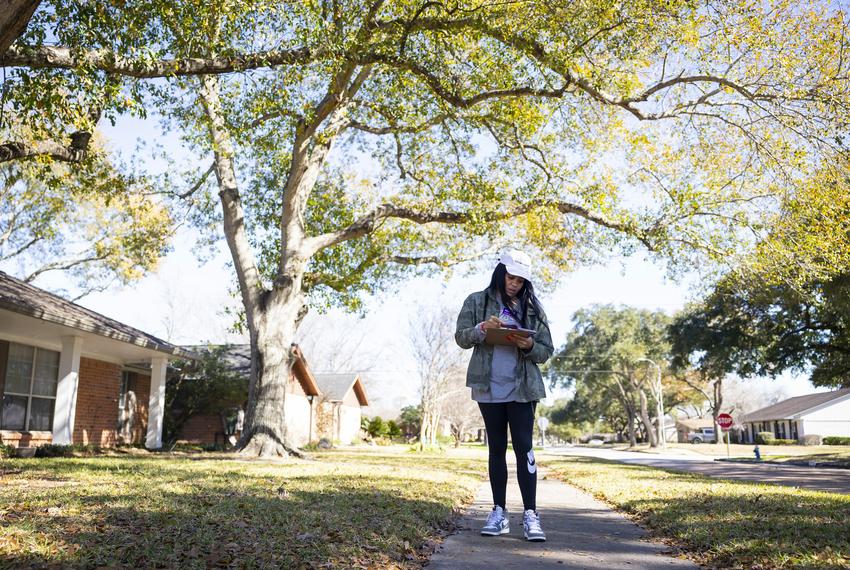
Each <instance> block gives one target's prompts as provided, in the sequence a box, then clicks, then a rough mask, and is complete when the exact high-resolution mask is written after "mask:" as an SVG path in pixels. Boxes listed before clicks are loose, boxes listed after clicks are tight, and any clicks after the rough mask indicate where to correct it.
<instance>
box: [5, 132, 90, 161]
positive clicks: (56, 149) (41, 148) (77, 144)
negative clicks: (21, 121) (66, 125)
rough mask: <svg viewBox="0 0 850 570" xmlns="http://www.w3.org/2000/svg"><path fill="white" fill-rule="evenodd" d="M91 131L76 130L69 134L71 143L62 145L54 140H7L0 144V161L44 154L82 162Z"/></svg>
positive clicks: (84, 158)
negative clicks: (30, 141)
mask: <svg viewBox="0 0 850 570" xmlns="http://www.w3.org/2000/svg"><path fill="white" fill-rule="evenodd" d="M90 139H91V133H88V132H85V131H77V132H76V133H74V134H72V135H71V144H69V145H67V146H63V145H61V144H59V143H57V142H54V141H38V142H33V143H27V142H17V141H12V142H7V143H3V144H0V163H3V162H10V161H13V160H20V159H23V158H33V157H36V156H46V157H50V158H52V159H54V160H59V161H61V162H83V161H85V160H86V158H88V156H89V149H88V143H89V140H90Z"/></svg>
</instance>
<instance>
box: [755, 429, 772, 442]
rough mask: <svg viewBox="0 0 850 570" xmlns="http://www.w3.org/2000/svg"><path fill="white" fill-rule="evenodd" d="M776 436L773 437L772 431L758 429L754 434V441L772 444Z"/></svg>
mask: <svg viewBox="0 0 850 570" xmlns="http://www.w3.org/2000/svg"><path fill="white" fill-rule="evenodd" d="M774 441H776V438H775V437H773V432H772V431H760V432H758V434H756V443H759V444H761V445H773V442H774Z"/></svg>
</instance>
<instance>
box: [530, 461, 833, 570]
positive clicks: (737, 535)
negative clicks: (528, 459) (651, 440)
mask: <svg viewBox="0 0 850 570" xmlns="http://www.w3.org/2000/svg"><path fill="white" fill-rule="evenodd" d="M541 463H545V464H546V465H547V466H548V467H549V468H551V469H552V472H553V475H554V476H556V477H558V478H560V479H562V480H564V481H566V482H568V483H571V484H574V485H576V486H578V487H580V488H582V489H585V490H586V491H588V492H590V493H592V494H593V495H595V496H596V497H598V498H600V499H602V500H604V501H606V502H608V503H609V504H611V505H613V506H615V507H616V508H618V509H622V510H624V511H626V512H628V513H630V514H631V515H633V516H634V517H635V518H636V519H638V521H640V522H641V523H642V524H643V525H645V526H646V527H648V528H649V529H650V530H651V532H652V533H653V536H654V537H655V538H657V539H663V540H666V541H668V542H672V543H673V544H675V545H677V546H679V547H680V548H681V549H682V550H683V551H684V552H685V553H686V554H687V555H688V557H690V558H692V559H693V560H695V561H697V562H699V563H701V564H704V565H706V566H708V567H711V568H850V496H847V495H841V494H833V493H822V492H818V491H806V490H801V489H795V488H792V487H785V486H780V485H763V484H756V483H745V482H732V481H724V480H719V479H713V478H708V477H704V476H701V475H693V474H683V473H674V472H670V471H664V470H661V469H653V468H648V467H642V466H635V465H623V464H619V463H614V462H609V461H605V460H598V459H591V458H578V457H576V458H557V459H554V458H546V459H543V458H541Z"/></svg>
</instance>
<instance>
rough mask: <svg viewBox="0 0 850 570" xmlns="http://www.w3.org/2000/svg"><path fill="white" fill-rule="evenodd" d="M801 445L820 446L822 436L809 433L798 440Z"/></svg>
mask: <svg viewBox="0 0 850 570" xmlns="http://www.w3.org/2000/svg"><path fill="white" fill-rule="evenodd" d="M797 442H798V443H799V444H800V445H820V444H821V436H819V435H818V434H816V433H809V434H806V435H804V436H803V437H801V438H800V439H798V440H797Z"/></svg>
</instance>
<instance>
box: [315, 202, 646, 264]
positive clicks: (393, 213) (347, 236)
mask: <svg viewBox="0 0 850 570" xmlns="http://www.w3.org/2000/svg"><path fill="white" fill-rule="evenodd" d="M538 208H556V209H557V210H558V211H559V212H560V213H562V214H565V215H574V216H578V217H580V218H583V219H585V220H587V221H589V222H593V223H594V224H597V225H600V226H604V227H606V228H610V229H613V230H616V231H620V232H623V233H626V234H629V235H632V236H634V237H636V238H637V239H639V240H640V241H641V242H642V243H643V244H644V245H645V246H646V247H647V248H649V249H650V250H652V249H653V246H652V244H651V243H650V241H649V236H648V235H646V234H645V233H644V232H643V231H642V230H640V229H639V228H635V227H632V226H629V225H627V224H623V223H620V222H615V221H613V220H609V219H607V218H605V217H604V216H601V215H598V214H594V213H592V212H591V211H590V210H588V209H587V208H584V207H582V206H579V205H578V204H573V203H570V202H556V201H549V200H534V201H531V202H528V203H526V204H519V205H515V206H513V207H512V208H506V209H503V210H499V211H494V212H489V213H486V214H484V215H483V216H474V218H475V219H476V220H477V221H485V222H491V221H492V222H495V221H500V220H507V219H510V218H515V217H518V216H522V215H524V214H528V213H530V212H532V211H534V210H536V209H538ZM388 218H396V219H403V220H408V221H411V222H414V223H417V224H430V223H439V224H463V223H466V222H469V221H472V219H473V214H471V213H469V212H451V211H447V212H419V211H416V210H414V209H412V208H406V207H403V206H396V205H394V204H383V205H381V206H378V207H377V208H375V209H374V210H372V211H371V212H369V213H368V214H366V215H364V216H363V217H361V218H360V219H359V220H357V221H355V222H354V223H352V224H350V225H349V226H348V227H346V228H343V229H341V230H339V231H336V232H329V233H326V234H323V235H319V236H313V237H309V238H307V239H305V244H304V246H305V250H306V251H308V252H309V254H310V255H312V254H314V253H316V252H318V251H320V250H322V249H325V248H327V247H330V246H332V245H336V244H338V243H340V242H343V241H347V240H351V239H356V238H358V237H362V236H364V235H366V234H368V233H370V232H372V231H373V230H374V229H375V227H376V226H377V225H378V223H379V222H381V221H382V220H385V219H388Z"/></svg>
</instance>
